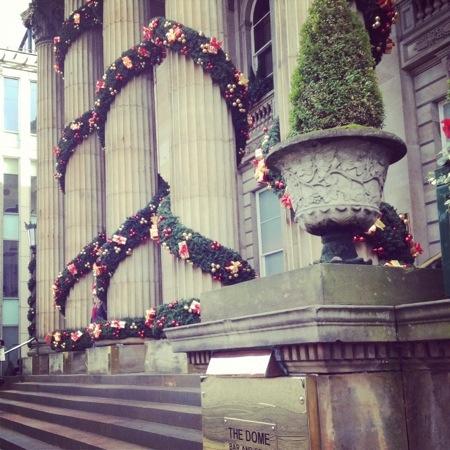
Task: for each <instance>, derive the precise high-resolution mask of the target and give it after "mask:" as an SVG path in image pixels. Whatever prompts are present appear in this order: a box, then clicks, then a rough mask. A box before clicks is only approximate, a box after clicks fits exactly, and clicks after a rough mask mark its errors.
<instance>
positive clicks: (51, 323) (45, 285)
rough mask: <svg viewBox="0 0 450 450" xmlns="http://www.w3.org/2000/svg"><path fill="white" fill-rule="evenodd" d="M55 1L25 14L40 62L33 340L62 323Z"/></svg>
mask: <svg viewBox="0 0 450 450" xmlns="http://www.w3.org/2000/svg"><path fill="white" fill-rule="evenodd" d="M58 3H59V2H56V1H50V0H49V1H44V2H43V1H41V2H39V4H37V2H36V1H34V2H32V3H31V5H30V8H29V10H28V11H27V12H26V13H24V15H23V19H24V23H25V26H31V28H32V31H33V37H34V40H35V42H36V51H37V60H38V72H37V73H38V77H37V79H38V99H37V111H38V116H37V117H38V120H37V156H38V163H37V179H38V191H37V202H38V211H37V223H38V226H37V249H38V250H37V264H36V267H37V273H36V280H37V330H36V331H37V337H38V338H40V339H42V338H43V337H44V336H45V334H46V333H48V332H49V331H53V330H54V329H57V328H60V327H61V326H62V325H63V320H62V316H61V315H60V313H59V312H58V310H56V309H55V308H54V306H53V299H52V285H53V281H54V280H55V278H56V277H57V275H58V272H59V271H60V270H62V268H63V267H64V251H63V250H64V229H63V195H62V193H61V192H60V191H59V189H58V184H57V182H56V181H55V179H54V178H53V174H54V164H55V161H54V158H53V154H52V147H53V146H54V145H55V144H56V143H57V142H58V139H59V136H60V132H61V130H62V127H63V108H64V98H63V95H62V94H63V81H62V79H61V77H60V76H59V75H58V74H56V73H55V72H54V71H53V64H54V58H53V42H52V39H53V36H55V35H56V34H58V27H59V25H60V24H61V23H62V20H63V14H62V9H61V5H60V4H58Z"/></svg>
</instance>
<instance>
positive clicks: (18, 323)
mask: <svg viewBox="0 0 450 450" xmlns="http://www.w3.org/2000/svg"><path fill="white" fill-rule="evenodd" d="M36 70H37V65H36V55H34V54H30V53H25V52H21V51H13V50H8V49H0V75H1V80H0V104H1V107H0V124H1V125H0V129H1V131H0V136H1V142H2V145H1V147H0V172H1V175H0V183H1V187H2V189H1V192H2V195H1V198H0V203H1V210H2V215H1V219H0V220H1V228H2V239H1V241H0V245H1V249H2V250H1V251H0V255H1V258H2V259H1V261H0V267H1V271H0V276H1V277H2V285H3V288H2V295H1V301H0V336H2V338H3V339H4V340H5V343H6V347H7V348H10V347H12V346H13V345H16V344H18V343H19V342H23V341H25V340H27V338H28V330H27V327H28V319H27V313H28V304H27V298H28V295H29V291H28V287H27V282H28V279H29V273H28V262H29V260H30V247H29V242H28V238H27V233H26V230H25V227H24V222H30V220H31V221H33V222H35V221H36V213H37V206H36V192H37V183H36V95H37V82H36ZM17 357H18V353H17V351H16V352H14V354H13V355H10V360H11V362H12V363H13V365H17ZM5 369H6V364H5Z"/></svg>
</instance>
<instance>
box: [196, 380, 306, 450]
mask: <svg viewBox="0 0 450 450" xmlns="http://www.w3.org/2000/svg"><path fill="white" fill-rule="evenodd" d="M201 390H202V421H203V424H202V428H203V450H309V449H310V448H311V447H310V438H309V428H308V414H307V393H306V380H305V377H274V378H261V377H257V378H255V377H222V376H206V377H204V378H203V379H202V383H201Z"/></svg>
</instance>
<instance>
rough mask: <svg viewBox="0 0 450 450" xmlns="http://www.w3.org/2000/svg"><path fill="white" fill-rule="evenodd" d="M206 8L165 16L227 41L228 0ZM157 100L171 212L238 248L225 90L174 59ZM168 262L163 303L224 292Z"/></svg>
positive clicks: (182, 5) (192, 6) (179, 9)
mask: <svg viewBox="0 0 450 450" xmlns="http://www.w3.org/2000/svg"><path fill="white" fill-rule="evenodd" d="M200 3H201V10H200V8H199V2H197V1H194V0H166V17H167V18H169V19H176V20H178V21H179V22H181V23H183V24H184V25H186V26H189V27H192V28H194V29H196V30H198V31H200V30H201V31H203V32H204V33H205V35H206V36H215V37H217V38H218V39H219V40H220V41H226V38H227V36H226V31H225V17H226V14H225V13H226V6H225V3H226V2H224V1H223V0H210V1H207V2H200ZM199 10H200V11H199ZM225 48H226V44H225ZM157 100H158V102H157V103H158V107H157V120H158V121H159V122H162V123H164V124H165V127H169V130H167V129H164V130H161V132H159V130H158V132H159V135H158V150H159V152H160V155H159V157H160V170H161V173H162V175H163V177H165V178H166V179H167V180H168V181H169V183H170V185H171V199H172V211H173V212H174V213H175V214H176V215H178V216H179V217H180V219H181V222H182V223H183V224H185V225H186V226H188V227H190V228H192V229H194V230H196V231H198V232H200V233H202V234H203V235H205V236H206V237H209V238H211V239H214V240H217V241H219V242H221V243H222V244H223V245H226V246H228V247H231V248H233V249H238V232H237V211H236V205H237V194H236V156H235V143H234V131H233V126H232V122H231V116H230V114H229V112H228V110H227V106H226V104H225V101H224V100H223V99H222V97H221V95H220V91H219V88H218V87H217V86H214V85H213V83H212V81H211V79H210V78H209V77H208V76H207V75H205V74H204V73H203V70H202V69H201V68H200V67H198V66H196V65H195V64H193V62H192V61H191V60H190V59H187V58H184V57H182V56H180V55H176V54H169V55H168V58H167V61H166V62H165V63H164V64H163V65H162V66H161V67H160V68H158V70H157ZM165 127H164V128H165ZM164 258H165V259H164V260H163V268H164V273H163V299H164V301H170V300H172V299H174V298H180V297H193V296H199V294H200V293H201V292H205V291H208V290H211V289H214V288H218V287H220V284H219V283H217V282H214V281H212V279H211V277H210V275H208V274H204V273H202V272H201V271H200V270H199V269H198V268H193V267H192V266H190V265H188V264H186V263H185V262H183V261H180V260H175V259H174V257H173V256H171V255H169V256H167V257H166V256H164ZM167 258H170V259H171V260H167Z"/></svg>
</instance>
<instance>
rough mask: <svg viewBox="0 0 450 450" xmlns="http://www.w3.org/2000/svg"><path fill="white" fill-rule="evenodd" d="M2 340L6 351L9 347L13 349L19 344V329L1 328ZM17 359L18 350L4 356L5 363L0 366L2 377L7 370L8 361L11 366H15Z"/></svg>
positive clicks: (15, 327)
mask: <svg viewBox="0 0 450 450" xmlns="http://www.w3.org/2000/svg"><path fill="white" fill-rule="evenodd" d="M2 339H3V340H4V341H5V347H6V349H9V348H11V347H14V346H15V345H17V344H18V343H19V327H17V326H14V327H9V326H3V335H2ZM18 358H19V350H14V351H13V352H11V353H8V354H7V355H6V361H5V362H4V363H2V364H0V366H2V370H3V375H6V373H7V372H6V371H7V370H8V361H10V362H11V363H12V364H13V366H17V360H18Z"/></svg>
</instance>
